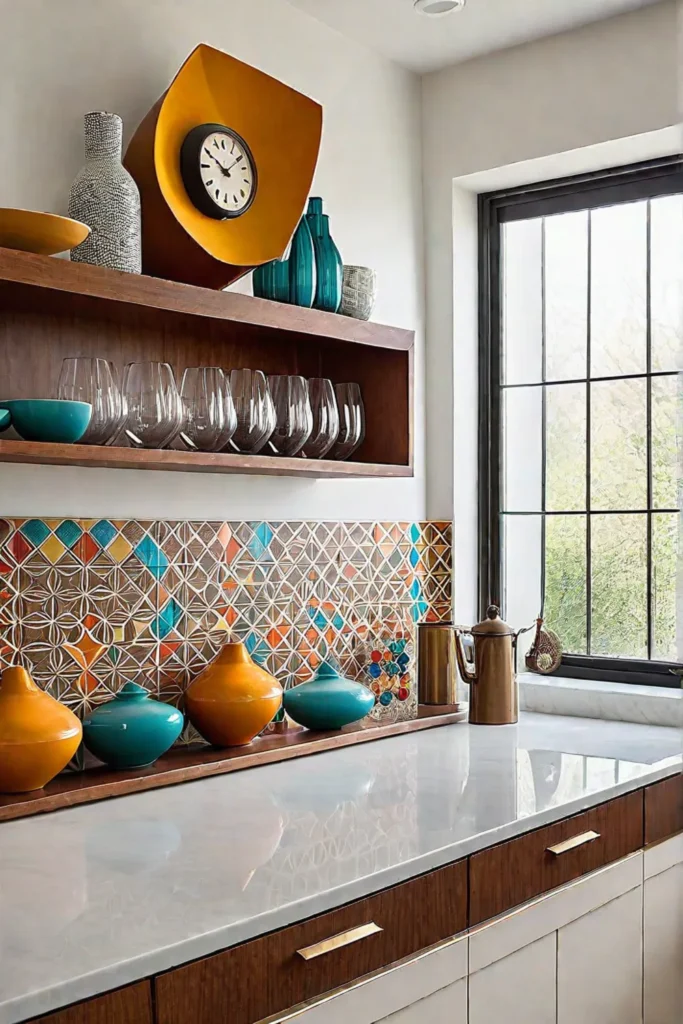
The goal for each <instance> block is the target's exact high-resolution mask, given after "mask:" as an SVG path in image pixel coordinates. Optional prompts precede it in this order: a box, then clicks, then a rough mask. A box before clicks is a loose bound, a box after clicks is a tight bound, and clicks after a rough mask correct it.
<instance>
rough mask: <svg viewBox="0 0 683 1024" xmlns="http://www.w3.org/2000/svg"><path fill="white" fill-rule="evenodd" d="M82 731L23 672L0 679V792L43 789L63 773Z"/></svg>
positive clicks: (11, 672)
mask: <svg viewBox="0 0 683 1024" xmlns="http://www.w3.org/2000/svg"><path fill="white" fill-rule="evenodd" d="M82 734H83V729H82V726H81V723H80V722H79V720H78V719H77V718H76V716H75V715H74V713H73V712H72V711H69V709H68V708H66V707H64V705H63V704H60V703H59V701H58V700H55V699H54V697H51V696H50V695H49V693H45V692H44V691H43V690H40V689H39V688H38V687H37V686H36V685H35V683H34V682H33V680H32V679H31V677H30V675H29V674H28V672H27V671H26V669H24V668H8V669H5V671H4V672H3V674H2V678H1V679H0V792H2V793H28V792H30V791H31V790H32V789H42V788H43V786H45V785H47V783H48V782H49V781H50V779H53V778H54V777H55V775H57V774H58V773H59V772H61V770H62V768H66V766H67V764H68V763H69V761H70V760H71V758H72V757H73V756H74V754H75V753H76V751H77V750H78V744H79V743H80V742H81V736H82Z"/></svg>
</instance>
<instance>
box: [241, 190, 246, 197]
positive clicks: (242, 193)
mask: <svg viewBox="0 0 683 1024" xmlns="http://www.w3.org/2000/svg"><path fill="white" fill-rule="evenodd" d="M240 195H241V196H242V199H244V197H245V195H246V193H245V191H244V189H243V188H241V189H240Z"/></svg>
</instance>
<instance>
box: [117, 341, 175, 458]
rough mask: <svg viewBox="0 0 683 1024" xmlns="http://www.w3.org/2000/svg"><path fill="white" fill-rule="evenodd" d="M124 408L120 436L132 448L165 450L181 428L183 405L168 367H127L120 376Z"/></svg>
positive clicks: (156, 364)
mask: <svg viewBox="0 0 683 1024" xmlns="http://www.w3.org/2000/svg"><path fill="white" fill-rule="evenodd" d="M123 393H124V397H125V400H126V404H127V407H128V408H127V412H126V421H125V427H124V432H125V435H126V437H127V438H128V440H129V441H130V443H131V445H133V447H135V448H165V447H166V446H167V445H169V444H170V443H171V442H172V441H173V440H175V438H176V437H177V436H178V434H179V433H180V431H181V430H182V428H183V426H184V418H185V417H184V408H183V402H182V400H181V398H180V395H179V394H178V388H177V386H176V381H175V376H174V374H173V369H172V367H171V366H169V364H168V363H158V362H149V361H148V362H141V363H128V365H127V366H126V368H125V370H124V374H123Z"/></svg>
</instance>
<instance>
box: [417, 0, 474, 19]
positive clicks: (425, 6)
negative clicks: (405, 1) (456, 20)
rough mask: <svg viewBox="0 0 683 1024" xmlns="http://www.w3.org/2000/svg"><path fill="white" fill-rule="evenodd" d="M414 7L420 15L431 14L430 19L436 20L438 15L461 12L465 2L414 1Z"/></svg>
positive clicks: (451, 0) (454, 0)
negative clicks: (434, 18)
mask: <svg viewBox="0 0 683 1024" xmlns="http://www.w3.org/2000/svg"><path fill="white" fill-rule="evenodd" d="M414 6H415V10H416V11H419V12H420V14H431V16H432V17H437V18H438V17H439V16H440V15H443V14H451V13H452V12H453V11H459V10H462V8H463V7H464V6H465V0H414Z"/></svg>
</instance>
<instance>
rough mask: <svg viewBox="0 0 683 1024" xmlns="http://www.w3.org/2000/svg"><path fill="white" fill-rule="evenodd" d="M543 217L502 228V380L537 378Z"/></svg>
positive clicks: (513, 381) (517, 381)
mask: <svg viewBox="0 0 683 1024" xmlns="http://www.w3.org/2000/svg"><path fill="white" fill-rule="evenodd" d="M542 236H543V220H542V218H537V219H535V220H520V221H515V222H513V223H511V224H505V225H504V228H503V339H504V342H503V367H504V368H503V380H504V381H505V383H506V384H531V383H534V382H535V381H539V380H541V337H542V323H543V308H542V305H543V288H542V270H541V249H542Z"/></svg>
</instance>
